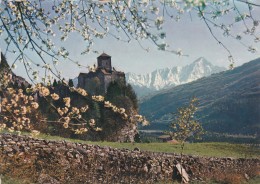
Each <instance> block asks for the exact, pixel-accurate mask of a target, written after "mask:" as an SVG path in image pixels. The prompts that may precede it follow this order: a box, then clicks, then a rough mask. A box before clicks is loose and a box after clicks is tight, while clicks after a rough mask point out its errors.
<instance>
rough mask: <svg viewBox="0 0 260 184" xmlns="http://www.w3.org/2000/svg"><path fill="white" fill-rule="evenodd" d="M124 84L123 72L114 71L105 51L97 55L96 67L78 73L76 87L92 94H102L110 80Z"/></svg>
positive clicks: (109, 57)
mask: <svg viewBox="0 0 260 184" xmlns="http://www.w3.org/2000/svg"><path fill="white" fill-rule="evenodd" d="M114 81H116V82H119V83H124V84H125V73H124V72H120V71H116V70H115V68H114V67H112V64H111V56H109V55H107V54H106V53H103V54H101V55H100V56H98V57H97V67H96V66H95V69H94V70H92V71H90V72H89V73H80V74H79V76H78V87H80V88H83V89H85V90H86V91H87V92H89V93H90V94H92V95H104V94H105V93H106V91H107V88H108V86H109V84H110V83H111V82H114Z"/></svg>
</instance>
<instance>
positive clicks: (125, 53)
mask: <svg viewBox="0 0 260 184" xmlns="http://www.w3.org/2000/svg"><path fill="white" fill-rule="evenodd" d="M253 14H254V17H255V18H256V19H257V20H260V11H259V8H258V9H257V10H254V11H253ZM232 19H233V17H224V21H225V22H230V21H231V20H232ZM233 29H234V30H235V32H236V33H240V32H243V31H244V30H245V27H244V25H243V24H237V25H236V27H234V28H233ZM163 30H164V31H165V32H166V39H165V41H166V42H167V43H169V44H170V46H171V48H173V49H179V48H181V49H182V50H183V52H184V53H185V54H188V55H189V56H188V57H179V56H177V55H175V54H172V53H169V52H164V51H159V50H158V49H157V48H156V46H155V45H153V43H151V42H150V41H148V40H144V41H141V43H142V45H143V46H144V47H150V51H149V52H147V51H145V50H144V49H142V47H141V46H140V45H139V44H138V42H137V41H134V40H133V41H132V42H130V43H124V42H121V41H117V40H115V39H114V38H111V37H106V38H104V39H99V40H96V41H95V43H94V48H95V49H96V50H98V51H99V52H100V53H102V52H103V51H104V52H105V53H107V54H109V55H111V56H112V64H113V66H114V67H115V68H117V69H119V70H121V71H124V72H133V73H137V74H144V73H148V72H151V71H153V70H156V69H160V68H165V67H173V66H183V65H187V64H190V63H191V62H192V61H194V60H196V59H197V58H199V57H205V58H206V59H207V60H208V61H210V62H212V63H213V64H214V65H218V66H225V67H228V65H229V62H228V53H227V52H226V50H224V49H223V48H222V47H221V46H220V45H219V44H217V42H216V40H214V38H213V37H212V35H211V34H210V32H209V30H208V28H207V27H206V25H205V23H204V22H203V21H202V20H200V19H199V18H198V17H197V16H196V15H195V14H192V20H191V18H190V15H189V14H185V15H183V16H182V18H181V20H180V22H176V21H170V20H167V21H166V23H165V25H164V27H163ZM213 31H214V33H215V35H216V36H217V37H218V38H219V39H220V40H221V41H223V43H224V44H225V45H226V46H227V47H228V48H229V49H230V50H231V52H232V54H233V56H234V59H235V66H239V65H241V64H243V63H245V62H248V61H250V60H252V59H255V58H257V57H260V54H259V50H258V52H256V53H255V54H252V53H250V52H248V51H247V48H246V47H244V46H243V45H242V44H240V43H239V42H238V41H237V40H235V39H233V38H228V37H224V36H223V35H222V32H221V31H219V30H217V29H213ZM256 33H257V34H258V36H260V30H259V27H258V30H257V32H256ZM0 38H1V37H0ZM1 39H3V37H2V38H1ZM242 41H243V42H244V43H246V44H247V45H249V46H250V45H254V46H255V47H257V48H260V47H259V46H260V43H259V42H258V43H254V39H253V38H252V37H250V36H247V37H243V38H242ZM63 44H64V46H65V47H66V48H68V49H69V51H70V57H71V58H73V59H74V60H76V61H79V62H80V63H81V64H83V65H93V64H94V63H96V57H97V56H98V55H99V54H88V55H80V53H81V52H82V50H83V48H84V41H83V40H82V39H81V38H80V37H78V36H76V35H75V36H73V37H70V38H69V39H68V40H67V41H65V42H63ZM0 48H2V50H3V49H4V48H5V45H4V43H3V41H1V43H0ZM14 57H15V56H14V55H8V60H9V62H11V61H12V60H13V59H14ZM58 68H59V70H60V71H62V73H63V76H64V77H65V78H66V79H68V78H74V77H76V76H78V74H79V72H87V71H88V70H87V68H78V67H77V66H76V65H74V64H72V63H70V62H63V61H61V62H60V64H59V65H58ZM15 72H16V73H17V74H18V75H21V76H23V77H25V78H27V77H26V74H25V71H24V68H22V67H20V66H18V67H17V68H16V69H15Z"/></svg>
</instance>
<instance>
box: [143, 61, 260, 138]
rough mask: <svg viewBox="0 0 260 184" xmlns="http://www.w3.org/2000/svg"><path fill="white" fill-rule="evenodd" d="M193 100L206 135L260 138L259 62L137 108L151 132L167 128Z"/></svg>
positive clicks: (157, 97)
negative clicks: (240, 134)
mask: <svg viewBox="0 0 260 184" xmlns="http://www.w3.org/2000/svg"><path fill="white" fill-rule="evenodd" d="M193 96H196V97H197V98H199V101H200V107H199V112H198V115H199V117H200V121H201V122H202V123H203V126H204V127H205V129H207V130H208V131H215V132H227V133H257V134H258V135H259V133H260V58H259V59H256V60H253V61H251V62H249V63H246V64H244V65H242V66H240V67H237V68H235V69H233V70H228V71H225V72H221V73H218V74H213V75H211V76H209V77H205V78H201V79H198V80H196V81H194V82H191V83H188V84H184V85H180V86H176V87H173V88H171V89H169V90H167V91H164V92H163V93H161V94H157V95H155V96H153V97H151V98H150V99H146V100H145V101H143V103H141V105H140V110H141V114H143V115H145V116H146V117H147V118H148V119H149V120H150V121H151V122H152V127H153V128H154V127H157V128H159V129H162V127H164V128H166V127H168V125H167V126H166V124H169V122H171V121H172V119H173V118H174V117H173V112H176V110H177V108H178V107H181V106H183V105H184V104H187V103H188V102H189V100H190V99H191V98H192V97H193ZM155 125H156V126H155ZM148 128H149V127H148Z"/></svg>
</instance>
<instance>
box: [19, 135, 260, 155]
mask: <svg viewBox="0 0 260 184" xmlns="http://www.w3.org/2000/svg"><path fill="white" fill-rule="evenodd" d="M23 134H27V133H23ZM37 138H40V139H46V140H55V141H62V140H66V141H69V142H78V143H84V144H92V145H99V146H110V147H113V148H118V149H122V148H126V149H130V150H133V149H134V148H139V149H140V150H141V151H151V152H165V153H180V151H181V149H180V145H179V144H171V143H159V142H158V143H134V144H133V143H119V142H91V141H83V140H78V139H69V138H63V137H59V136H50V135H47V134H40V135H39V136H37ZM184 154H187V155H198V156H207V157H233V158H258V159H260V147H255V146H249V145H245V144H233V143H225V142H205V143H186V144H185V147H184Z"/></svg>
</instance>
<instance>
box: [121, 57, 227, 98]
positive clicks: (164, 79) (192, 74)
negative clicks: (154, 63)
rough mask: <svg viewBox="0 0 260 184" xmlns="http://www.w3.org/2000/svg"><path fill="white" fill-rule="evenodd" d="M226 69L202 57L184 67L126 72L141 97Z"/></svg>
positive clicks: (127, 77) (127, 79)
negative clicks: (145, 71)
mask: <svg viewBox="0 0 260 184" xmlns="http://www.w3.org/2000/svg"><path fill="white" fill-rule="evenodd" d="M224 70H226V69H225V68H224V67H218V66H214V65H212V64H211V63H210V62H209V61H207V60H206V59H205V58H203V57H200V58H198V59H197V60H195V61H194V62H193V63H191V64H190V65H187V66H184V67H179V66H177V67H173V68H164V69H158V70H155V71H153V72H151V73H148V74H145V75H136V74H133V73H126V81H127V82H128V83H129V84H131V85H132V86H133V88H134V89H135V91H136V93H137V95H138V96H139V97H143V96H146V95H148V94H149V93H152V92H156V91H159V90H162V89H167V88H170V87H173V86H178V85H181V84H185V83H189V82H192V81H195V80H197V79H199V78H202V77H207V76H210V75H211V74H214V73H218V72H221V71H224Z"/></svg>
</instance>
